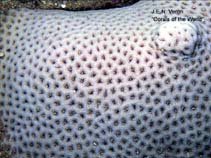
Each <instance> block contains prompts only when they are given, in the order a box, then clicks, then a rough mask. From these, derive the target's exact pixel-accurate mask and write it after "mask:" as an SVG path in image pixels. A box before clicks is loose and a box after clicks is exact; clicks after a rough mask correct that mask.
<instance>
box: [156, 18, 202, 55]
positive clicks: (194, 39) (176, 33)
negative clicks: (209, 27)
mask: <svg viewBox="0 0 211 158" xmlns="http://www.w3.org/2000/svg"><path fill="white" fill-rule="evenodd" d="M197 33H198V29H197V27H196V26H195V25H194V24H193V23H191V22H167V23H164V24H160V26H158V28H157V30H156V31H155V35H154V42H155V45H156V46H157V47H158V49H160V50H163V51H179V52H183V53H184V54H186V55H188V54H192V53H193V51H194V49H195V48H196V45H197V44H198V43H199V41H200V37H198V35H197Z"/></svg>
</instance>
